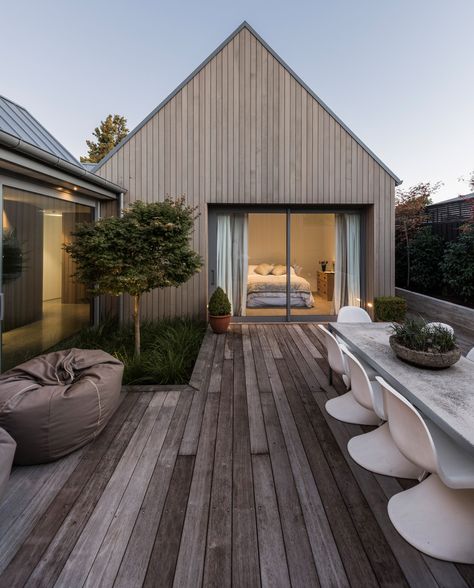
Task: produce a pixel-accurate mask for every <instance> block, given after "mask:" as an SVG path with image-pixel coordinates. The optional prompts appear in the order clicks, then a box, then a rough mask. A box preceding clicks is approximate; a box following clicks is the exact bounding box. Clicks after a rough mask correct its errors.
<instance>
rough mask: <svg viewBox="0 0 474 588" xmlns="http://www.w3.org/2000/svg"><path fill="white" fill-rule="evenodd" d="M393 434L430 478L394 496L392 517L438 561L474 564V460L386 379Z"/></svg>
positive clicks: (384, 385) (390, 505)
mask: <svg viewBox="0 0 474 588" xmlns="http://www.w3.org/2000/svg"><path fill="white" fill-rule="evenodd" d="M378 381H379V383H380V385H381V386H382V388H383V390H384V401H385V410H386V412H387V416H388V422H389V427H390V433H391V435H392V437H393V440H394V441H395V443H396V444H397V445H398V448H399V449H400V451H401V452H402V453H403V454H404V455H405V457H406V458H407V459H409V460H410V461H413V462H414V463H416V464H417V465H418V466H419V467H420V468H423V469H424V470H425V471H426V472H431V476H429V477H428V478H427V479H426V480H424V481H423V482H421V483H420V484H418V485H417V486H414V487H413V488H410V489H409V490H405V491H404V492H400V493H399V494H396V495H395V496H392V498H391V499H390V501H389V503H388V515H389V517H390V520H391V521H392V523H393V525H394V526H395V528H396V529H397V531H398V532H399V533H400V535H402V537H403V538H404V539H405V540H406V541H408V543H410V544H411V545H413V546H414V547H416V548H417V549H419V550H420V551H422V552H423V553H426V554H428V555H430V556H431V557H436V558H438V559H443V560H447V561H453V562H458V563H466V564H474V457H473V456H472V455H471V454H469V453H467V452H466V451H464V449H463V448H461V447H459V446H458V445H457V444H456V443H455V442H454V441H453V440H452V439H451V438H450V437H448V435H446V434H445V433H444V432H443V431H441V429H439V428H438V427H437V426H436V425H435V424H434V423H432V422H431V421H429V420H428V419H425V418H423V417H422V416H421V415H420V413H419V412H418V410H417V409H416V408H415V407H414V406H412V405H411V404H410V403H409V402H408V401H407V400H406V399H405V398H404V397H403V396H402V395H401V394H399V393H398V392H397V391H396V390H394V389H393V388H392V387H391V386H390V385H389V384H387V383H386V382H385V381H384V380H382V378H380V379H379V380H378Z"/></svg>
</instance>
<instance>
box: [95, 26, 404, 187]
mask: <svg viewBox="0 0 474 588" xmlns="http://www.w3.org/2000/svg"><path fill="white" fill-rule="evenodd" d="M242 29H247V30H248V31H249V32H250V33H251V34H252V35H253V36H254V37H255V38H256V39H257V40H258V41H259V42H260V43H261V44H262V45H263V46H264V47H265V49H266V50H267V51H268V52H269V53H270V54H271V55H272V56H273V57H274V58H275V59H276V60H277V61H278V62H279V63H280V64H281V65H282V66H283V67H284V68H285V69H286V70H287V71H288V73H289V74H290V75H291V76H293V77H294V78H295V80H296V81H297V82H298V83H299V84H301V85H302V86H303V88H304V89H305V90H306V91H307V92H308V93H309V94H310V95H311V96H312V97H313V98H314V99H315V100H316V101H317V102H319V104H320V105H321V106H322V107H323V108H324V109H325V110H326V111H327V112H328V113H329V114H330V115H331V116H332V117H333V118H334V120H336V121H337V122H338V123H339V124H340V125H341V127H342V128H343V129H344V130H345V131H347V132H348V133H349V135H350V136H351V137H352V138H353V139H354V140H355V141H356V142H357V143H358V144H359V145H360V146H361V147H362V148H363V149H364V150H365V151H367V153H368V154H369V155H370V156H371V157H372V158H373V159H374V160H375V161H376V162H377V163H378V164H379V165H380V166H381V167H382V168H383V169H384V170H385V171H386V172H387V173H388V175H389V176H391V177H392V178H393V179H394V180H395V185H396V186H399V185H400V184H401V183H402V181H403V180H401V179H400V178H399V177H398V176H397V175H396V174H395V173H394V172H393V171H392V170H391V169H390V168H389V167H388V166H387V165H385V163H384V162H383V161H382V160H381V159H380V158H378V157H377V156H376V155H375V153H374V152H373V151H372V150H371V149H369V147H367V145H366V144H365V143H364V142H363V141H362V140H361V139H359V137H358V136H357V135H356V134H355V133H354V132H353V131H351V129H350V128H349V127H348V126H347V125H346V124H345V123H344V122H343V121H342V120H341V119H340V118H339V117H338V116H337V114H335V113H334V112H333V111H332V110H331V109H330V108H329V106H327V104H325V103H324V102H323V101H322V100H321V98H320V97H319V96H318V95H317V94H315V93H314V92H313V90H312V89H311V88H310V87H309V86H308V85H307V84H305V83H304V82H303V80H302V79H301V78H300V77H299V76H298V75H297V74H296V73H295V72H294V71H293V70H292V69H291V67H290V66H289V65H287V63H285V61H283V59H282V58H281V57H280V56H279V55H278V54H277V53H276V52H275V51H274V50H273V49H272V48H271V47H270V45H268V44H267V43H266V42H265V41H264V40H263V39H262V37H261V36H260V35H259V34H258V33H257V32H256V31H255V30H254V29H253V28H252V27H251V26H250V25H249V24H248V22H246V21H245V20H244V21H243V23H242V24H241V25H240V26H238V27H237V28H236V29H235V31H234V32H233V33H231V34H230V35H229V36H228V37H227V39H225V40H224V41H223V42H222V43H221V44H220V45H219V47H217V49H215V50H214V51H213V52H212V53H211V54H210V55H209V57H208V58H207V59H205V60H204V61H203V62H202V63H201V65H199V66H198V67H197V68H196V69H195V70H194V71H193V72H192V73H191V74H190V75H189V76H188V77H187V78H186V79H185V80H184V81H183V82H182V83H181V84H180V85H179V86H178V87H177V88H176V89H175V90H173V92H171V94H169V96H167V97H166V98H165V99H164V100H163V101H162V102H161V103H160V104H159V105H158V106H157V107H156V108H155V109H154V110H153V111H152V112H150V114H149V115H148V116H147V117H145V118H144V119H143V120H142V122H141V123H139V124H138V125H137V126H136V127H135V128H134V129H133V130H132V131H130V133H128V135H127V136H126V137H125V138H124V139H122V141H121V142H120V143H119V144H118V145H116V146H115V147H114V148H113V149H112V151H109V153H108V154H107V155H106V156H105V157H104V158H103V159H102V160H101V161H99V163H98V164H97V165H96V167H95V168H94V169H93V171H94V172H95V171H97V170H98V169H100V168H101V167H102V165H104V163H105V162H106V161H108V160H109V159H110V158H111V157H112V156H113V155H114V154H115V153H116V152H117V151H118V150H119V149H121V148H122V147H123V145H125V143H127V141H129V140H130V139H131V138H132V137H133V135H135V134H136V133H137V132H138V131H139V130H140V129H141V128H142V127H143V126H145V125H146V123H147V122H148V121H149V120H150V119H151V118H153V117H154V116H155V114H156V113H157V112H158V111H159V110H161V109H162V108H163V107H164V106H165V105H166V104H167V103H168V102H169V101H170V100H172V98H174V96H176V94H177V93H178V92H179V91H180V90H181V89H182V88H183V87H184V86H185V85H186V84H187V83H188V82H190V81H191V80H192V79H193V78H194V76H196V75H197V74H198V73H199V72H200V71H201V70H202V69H203V68H204V67H206V65H207V64H208V63H209V62H210V61H211V60H212V59H214V57H215V56H216V55H217V54H218V53H219V52H220V51H222V49H223V48H224V47H225V46H226V45H227V44H228V43H229V42H230V41H232V39H233V38H234V37H236V36H237V35H238V34H239V33H240V31H241V30H242Z"/></svg>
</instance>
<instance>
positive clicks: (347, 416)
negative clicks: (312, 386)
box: [318, 325, 379, 425]
mask: <svg viewBox="0 0 474 588" xmlns="http://www.w3.org/2000/svg"><path fill="white" fill-rule="evenodd" d="M318 328H319V329H320V330H321V331H322V332H323V333H324V340H325V343H326V349H327V352H328V363H329V369H330V372H329V382H330V383H332V372H333V371H334V372H336V373H337V374H339V375H340V376H341V377H342V379H343V381H344V384H345V385H346V388H350V385H351V381H350V377H349V370H348V368H347V364H346V360H345V358H344V355H343V352H342V346H341V345H340V344H339V343H338V341H337V340H336V337H334V335H333V334H332V333H330V332H329V331H328V330H327V329H326V327H324V326H323V325H318ZM325 406H326V410H327V412H328V413H329V414H330V415H331V416H332V417H334V418H335V419H338V420H339V421H343V422H345V423H353V424H356V425H376V424H378V422H379V418H378V417H377V415H376V414H375V412H374V411H373V410H367V409H366V408H364V407H363V406H362V405H360V404H359V403H358V402H357V400H356V399H355V398H354V395H353V394H352V392H351V391H350V390H349V391H348V392H346V393H345V394H342V395H341V396H337V397H336V398H331V400H328V401H327V402H326V405H325Z"/></svg>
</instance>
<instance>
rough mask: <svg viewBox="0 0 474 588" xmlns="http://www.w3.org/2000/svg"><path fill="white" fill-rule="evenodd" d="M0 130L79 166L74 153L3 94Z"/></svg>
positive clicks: (0, 99)
mask: <svg viewBox="0 0 474 588" xmlns="http://www.w3.org/2000/svg"><path fill="white" fill-rule="evenodd" d="M0 130H2V131H4V132H5V133H9V134H10V135H13V136H14V137H18V138H19V139H21V140H22V141H25V142H26V143H29V144H30V145H34V146H35V147H39V148H40V149H43V150H44V151H47V152H48V153H51V154H52V155H55V156H56V157H59V158H61V159H64V160H65V161H68V162H69V163H73V164H74V165H78V166H81V164H80V163H79V161H77V159H76V158H75V157H74V155H72V154H71V153H69V151H68V150H67V149H66V148H65V147H63V145H61V143H60V142H59V141H58V140H57V139H55V138H54V137H53V135H51V133H49V132H48V131H47V130H46V129H45V128H44V127H43V125H41V124H40V123H39V122H38V121H37V120H36V119H35V117H34V116H32V115H31V114H30V113H29V112H28V111H27V110H26V108H23V106H20V105H19V104H16V103H15V102H12V101H11V100H9V99H8V98H5V97H4V96H0Z"/></svg>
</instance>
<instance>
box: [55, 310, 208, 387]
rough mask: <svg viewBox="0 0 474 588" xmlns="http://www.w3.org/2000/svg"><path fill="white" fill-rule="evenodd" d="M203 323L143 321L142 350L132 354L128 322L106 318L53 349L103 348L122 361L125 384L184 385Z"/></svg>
mask: <svg viewBox="0 0 474 588" xmlns="http://www.w3.org/2000/svg"><path fill="white" fill-rule="evenodd" d="M205 330H206V325H205V323H204V322H198V321H192V320H189V319H174V320H170V321H159V322H144V323H143V325H142V340H143V348H144V351H143V352H142V353H141V355H140V356H139V357H138V356H136V355H135V354H134V333H133V328H132V326H131V325H126V326H122V327H120V326H119V325H118V324H117V323H116V322H115V321H111V320H109V321H105V322H104V323H102V324H100V325H99V326H97V327H89V328H86V329H83V330H82V331H80V332H79V333H77V334H76V335H74V336H72V337H70V338H69V339H66V340H65V341H61V343H58V344H57V345H56V346H55V347H54V348H53V349H52V351H53V350H59V349H69V348H71V347H77V348H79V349H103V350H104V351H107V353H110V354H111V355H114V356H115V357H117V358H118V359H120V361H122V362H123V363H124V364H125V371H124V383H125V384H187V383H188V382H189V378H190V376H191V372H192V370H193V367H194V363H195V361H196V358H197V355H198V353H199V348H200V346H201V343H202V339H203V337H204V333H205Z"/></svg>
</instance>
